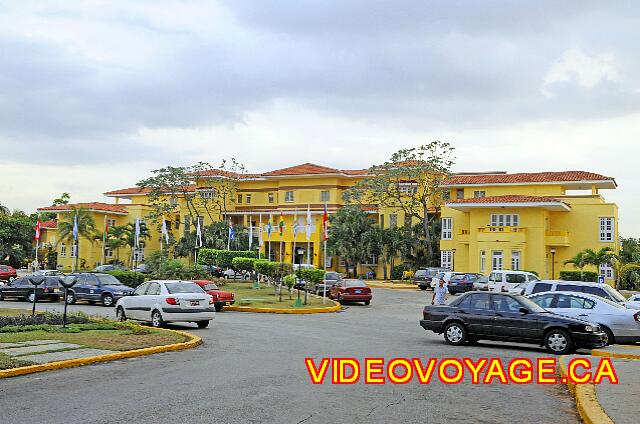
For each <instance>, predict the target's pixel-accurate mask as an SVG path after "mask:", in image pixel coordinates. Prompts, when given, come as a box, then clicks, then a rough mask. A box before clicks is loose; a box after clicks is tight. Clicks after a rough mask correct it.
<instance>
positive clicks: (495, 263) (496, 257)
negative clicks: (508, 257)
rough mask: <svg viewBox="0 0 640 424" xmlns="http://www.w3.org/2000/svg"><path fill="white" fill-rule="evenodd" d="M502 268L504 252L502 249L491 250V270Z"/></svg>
mask: <svg viewBox="0 0 640 424" xmlns="http://www.w3.org/2000/svg"><path fill="white" fill-rule="evenodd" d="M503 269H504V254H503V252H502V250H494V251H492V252H491V271H502V270H503Z"/></svg>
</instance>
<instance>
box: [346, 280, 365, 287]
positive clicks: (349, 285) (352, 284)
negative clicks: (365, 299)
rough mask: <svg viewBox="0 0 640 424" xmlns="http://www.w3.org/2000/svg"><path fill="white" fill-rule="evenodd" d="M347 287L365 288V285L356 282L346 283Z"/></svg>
mask: <svg viewBox="0 0 640 424" xmlns="http://www.w3.org/2000/svg"><path fill="white" fill-rule="evenodd" d="M346 283H347V287H367V285H366V284H365V283H363V282H362V281H358V280H352V281H347V282H346Z"/></svg>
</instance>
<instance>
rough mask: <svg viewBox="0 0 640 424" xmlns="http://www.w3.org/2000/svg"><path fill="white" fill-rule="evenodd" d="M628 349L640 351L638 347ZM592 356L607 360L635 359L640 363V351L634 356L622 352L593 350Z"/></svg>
mask: <svg viewBox="0 0 640 424" xmlns="http://www.w3.org/2000/svg"><path fill="white" fill-rule="evenodd" d="M628 348H631V349H634V348H635V349H638V347H637V346H628ZM591 355H593V356H603V357H605V358H620V359H633V360H636V361H640V350H639V351H638V353H636V354H634V353H621V352H611V351H606V350H600V349H593V350H592V351H591Z"/></svg>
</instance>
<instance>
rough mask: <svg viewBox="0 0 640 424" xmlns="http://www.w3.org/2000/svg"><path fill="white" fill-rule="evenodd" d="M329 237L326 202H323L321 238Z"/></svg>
mask: <svg viewBox="0 0 640 424" xmlns="http://www.w3.org/2000/svg"><path fill="white" fill-rule="evenodd" d="M328 238H329V216H328V215H327V204H326V203H325V204H324V216H323V217H322V240H326V239H328Z"/></svg>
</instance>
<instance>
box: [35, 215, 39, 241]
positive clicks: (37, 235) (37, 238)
mask: <svg viewBox="0 0 640 424" xmlns="http://www.w3.org/2000/svg"><path fill="white" fill-rule="evenodd" d="M34 239H35V240H40V215H38V222H36V236H35V237H34Z"/></svg>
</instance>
